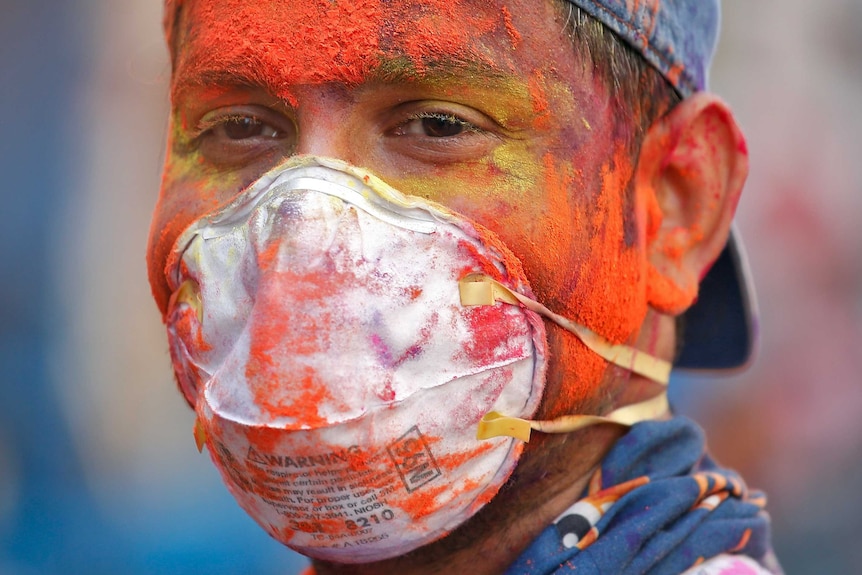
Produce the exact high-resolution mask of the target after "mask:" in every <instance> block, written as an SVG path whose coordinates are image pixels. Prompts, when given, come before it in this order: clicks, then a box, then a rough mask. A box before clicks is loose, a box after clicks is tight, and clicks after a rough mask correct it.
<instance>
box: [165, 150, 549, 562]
mask: <svg viewBox="0 0 862 575" xmlns="http://www.w3.org/2000/svg"><path fill="white" fill-rule="evenodd" d="M471 274H473V275H478V276H480V277H482V278H486V279H487V280H488V281H493V282H496V284H495V285H499V286H504V287H505V288H508V289H511V290H513V291H517V292H518V293H521V294H527V295H528V296H529V294H530V288H529V286H528V285H527V282H526V280H525V278H524V274H523V271H522V270H521V268H520V264H519V263H518V260H517V258H515V257H514V256H513V255H512V254H511V253H509V252H508V250H507V249H506V248H505V246H503V244H502V243H501V242H500V241H499V240H497V239H496V237H495V236H494V235H493V234H491V233H490V232H489V231H488V230H486V229H484V228H482V227H480V226H479V225H477V224H475V223H473V222H470V221H469V220H467V219H466V218H464V217H461V216H459V215H457V214H455V213H452V212H450V211H448V210H446V209H445V208H444V207H442V206H440V205H437V204H435V203H433V202H430V201H426V200H423V199H420V198H416V197H407V196H404V195H402V194H401V193H399V192H398V191H396V190H394V189H392V188H391V187H389V186H388V185H386V184H385V183H384V182H382V181H381V180H379V179H378V178H376V177H375V176H373V175H372V174H370V173H368V172H366V171H364V170H361V169H358V168H355V167H352V166H350V165H347V164H345V163H343V162H340V161H337V160H331V159H324V158H315V157H300V158H296V159H293V160H290V161H289V162H287V163H286V164H284V165H282V166H280V167H279V168H277V169H276V170H274V171H272V172H270V173H269V174H267V175H265V176H264V177H263V178H261V179H260V180H259V181H257V182H256V183H254V184H253V185H252V186H250V187H249V188H248V189H246V190H245V191H243V192H242V193H240V194H239V195H238V196H237V197H236V198H235V199H233V200H232V201H231V202H230V203H229V204H228V205H226V206H224V207H222V208H220V209H218V210H217V211H216V212H214V213H211V214H209V215H207V216H205V217H203V218H201V219H200V220H198V221H196V222H194V223H193V224H192V225H191V226H189V227H188V228H187V229H186V230H185V231H184V232H183V233H182V234H181V236H180V237H179V239H178V241H177V242H176V244H175V247H174V250H173V252H172V255H171V257H170V259H169V262H168V276H169V282H170V283H171V289H172V290H173V296H172V298H171V302H170V305H169V310H168V315H167V326H168V333H169V339H170V349H171V355H172V359H173V363H174V368H175V371H176V374H177V377H178V380H179V382H180V387H181V389H182V391H183V393H184V395H185V396H186V398H187V399H188V401H189V402H190V403H191V404H193V405H194V406H195V409H196V411H197V414H198V424H197V429H196V432H197V435H198V437H199V438H200V440H201V441H204V442H205V443H206V445H207V447H208V450H209V452H210V454H211V457H212V459H213V462H214V463H215V465H216V466H217V467H218V469H219V471H220V473H221V475H222V477H223V479H224V482H225V483H226V485H227V487H228V489H229V490H230V492H231V493H232V494H233V496H234V497H235V498H236V500H237V501H238V502H239V504H240V505H241V506H242V507H243V509H245V510H246V511H247V512H248V513H249V515H251V516H252V517H253V518H254V519H255V520H256V521H257V522H258V523H259V524H260V525H261V526H262V527H263V528H264V529H265V530H266V531H267V532H269V533H270V534H271V535H272V536H273V537H274V538H276V539H277V540H279V541H281V542H283V543H284V544H286V545H287V546H289V547H291V548H293V549H295V550H297V551H299V552H300V553H303V554H305V555H308V556H311V557H316V558H321V559H327V560H332V561H338V562H345V563H359V562H370V561H376V560H381V559H386V558H390V557H394V556H397V555H401V554H403V553H406V552H408V551H410V550H412V549H415V548H417V547H419V546H422V545H424V544H427V543H430V542H431V541H433V540H435V539H438V538H440V537H442V536H444V535H446V534H447V533H449V532H451V531H452V530H453V529H455V528H456V527H458V526H459V525H461V524H462V523H464V522H465V521H466V520H467V519H468V518H470V517H471V516H472V515H474V514H475V513H476V512H477V511H478V510H479V509H480V508H481V507H482V506H483V505H485V504H486V503H487V502H488V501H490V500H491V499H492V498H493V497H494V495H495V494H496V493H497V492H498V490H499V489H500V487H501V486H502V485H503V483H504V482H505V481H506V479H507V478H508V477H509V475H510V474H511V472H512V470H513V469H514V466H515V463H516V461H517V459H518V457H519V455H520V453H521V451H522V447H523V443H522V442H521V441H518V440H516V439H514V438H512V437H506V436H500V437H494V438H492V439H487V440H481V441H480V440H477V438H476V430H477V427H478V425H479V424H480V422H481V420H482V418H483V417H484V416H485V415H486V414H488V413H489V412H499V413H505V414H507V415H510V416H513V417H517V418H528V417H530V416H532V414H533V413H534V411H535V410H536V408H537V406H538V403H539V400H540V397H541V393H542V386H543V382H544V374H545V361H546V345H547V344H546V337H545V329H544V327H543V323H542V320H541V317H540V316H539V315H538V314H537V313H535V312H533V311H530V310H529V309H527V308H525V307H524V306H521V305H511V304H505V303H497V304H496V305H494V302H493V301H492V302H491V305H464V304H463V303H462V301H461V287H460V286H461V284H462V283H463V280H464V279H465V278H467V277H469V276H471Z"/></svg>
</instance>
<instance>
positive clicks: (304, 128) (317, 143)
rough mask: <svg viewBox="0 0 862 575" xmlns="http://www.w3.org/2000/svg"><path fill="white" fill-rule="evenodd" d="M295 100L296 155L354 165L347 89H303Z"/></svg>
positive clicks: (351, 104)
mask: <svg viewBox="0 0 862 575" xmlns="http://www.w3.org/2000/svg"><path fill="white" fill-rule="evenodd" d="M296 96H297V129H298V130H297V131H298V137H297V146H296V152H297V153H298V154H313V155H317V156H327V157H331V158H338V159H340V160H345V161H347V162H350V163H356V160H357V157H356V156H357V147H356V146H355V145H351V137H350V132H351V130H352V129H353V124H355V123H356V118H355V103H354V99H353V97H352V96H351V93H350V89H349V88H347V87H346V86H343V85H341V84H322V85H316V86H302V87H301V88H298V89H297V90H296Z"/></svg>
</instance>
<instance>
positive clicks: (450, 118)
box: [404, 112, 482, 132]
mask: <svg viewBox="0 0 862 575" xmlns="http://www.w3.org/2000/svg"><path fill="white" fill-rule="evenodd" d="M413 120H442V121H445V122H451V123H453V124H458V125H459V126H461V127H463V128H464V129H465V130H468V131H470V132H481V131H482V130H481V129H480V128H478V127H477V126H475V125H473V124H471V123H470V122H468V121H467V120H462V119H461V118H459V117H458V116H455V115H454V114H447V113H445V112H418V113H416V114H412V115H411V116H410V117H409V118H407V121H406V122H404V123H405V124H406V123H407V122H412V121H413Z"/></svg>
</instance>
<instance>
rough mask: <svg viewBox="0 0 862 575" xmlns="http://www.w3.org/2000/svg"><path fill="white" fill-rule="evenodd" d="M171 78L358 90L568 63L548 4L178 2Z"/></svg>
mask: <svg viewBox="0 0 862 575" xmlns="http://www.w3.org/2000/svg"><path fill="white" fill-rule="evenodd" d="M178 14H179V19H178V22H177V23H176V29H175V30H174V31H173V33H172V35H173V36H174V38H175V46H176V54H175V67H174V79H175V80H177V79H179V80H181V81H182V80H186V81H189V82H197V81H200V83H207V82H208V81H211V80H212V78H210V77H208V76H212V75H222V76H223V75H225V74H228V75H235V76H236V77H237V80H238V81H248V82H252V83H255V84H260V85H263V86H265V87H267V88H269V89H270V90H271V91H273V92H275V93H279V92H281V91H283V90H284V89H285V87H286V86H290V85H294V84H316V83H327V82H340V83H346V84H359V83H362V82H365V81H367V80H368V79H369V78H372V77H379V78H382V79H384V80H386V79H389V80H392V79H394V80H404V79H409V78H410V77H414V76H423V75H433V74H436V73H442V74H456V75H461V76H465V75H469V74H476V75H478V76H479V77H481V76H483V75H504V76H513V75H514V76H522V77H526V76H528V75H529V74H530V72H533V71H535V70H536V69H537V68H540V67H545V68H549V69H551V70H553V71H555V72H556V71H557V70H558V69H559V67H560V65H564V62H565V60H566V59H569V60H571V59H572V49H571V45H570V44H569V43H568V41H567V40H566V39H565V36H564V34H563V31H562V29H563V22H562V21H561V20H560V18H559V16H558V13H557V10H556V9H555V5H554V4H553V2H552V0H545V1H537V0H431V1H428V0H424V1H422V2H418V1H415V0H220V1H219V2H210V1H208V0H185V1H183V2H182V3H181V5H180V10H179V12H178Z"/></svg>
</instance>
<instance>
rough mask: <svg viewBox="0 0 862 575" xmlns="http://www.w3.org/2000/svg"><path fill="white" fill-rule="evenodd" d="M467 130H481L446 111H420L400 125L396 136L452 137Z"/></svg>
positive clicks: (395, 132)
mask: <svg viewBox="0 0 862 575" xmlns="http://www.w3.org/2000/svg"><path fill="white" fill-rule="evenodd" d="M465 132H479V128H477V127H476V126H474V125H473V124H471V123H470V122H468V121H466V120H463V119H461V118H459V117H458V116H455V115H454V114H448V113H445V112H419V113H417V114H413V115H412V116H411V117H410V118H409V119H408V120H407V121H406V122H404V123H403V124H401V125H399V126H398V127H397V128H396V129H395V130H394V131H393V134H394V135H396V136H407V135H410V136H425V137H428V138H452V137H455V136H459V135H461V134H463V133H465Z"/></svg>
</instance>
